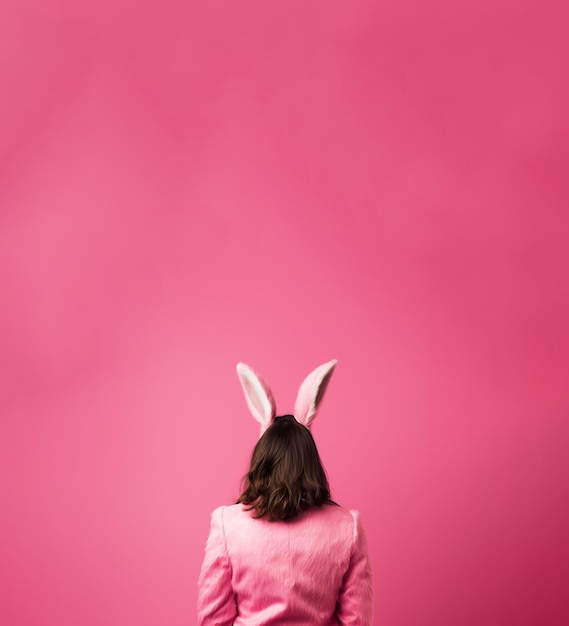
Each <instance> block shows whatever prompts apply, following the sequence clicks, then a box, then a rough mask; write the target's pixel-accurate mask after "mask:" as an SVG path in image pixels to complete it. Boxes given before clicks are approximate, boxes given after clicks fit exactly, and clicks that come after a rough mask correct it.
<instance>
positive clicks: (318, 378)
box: [294, 360, 337, 428]
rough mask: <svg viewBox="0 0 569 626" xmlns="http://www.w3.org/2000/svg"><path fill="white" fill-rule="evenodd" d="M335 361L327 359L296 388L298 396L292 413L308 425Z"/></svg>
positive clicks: (321, 397)
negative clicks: (327, 360) (326, 361)
mask: <svg viewBox="0 0 569 626" xmlns="http://www.w3.org/2000/svg"><path fill="white" fill-rule="evenodd" d="M336 363H337V361H335V360H334V361H329V362H328V363H324V364H323V365H320V366H319V367H317V368H316V369H315V370H314V371H313V372H311V373H310V374H309V375H308V376H307V377H306V378H305V379H304V381H303V382H302V385H301V386H300V389H299V390H298V396H297V398H296V403H295V405H294V415H295V417H296V419H297V420H298V421H299V422H300V423H301V424H304V426H306V427H307V428H309V427H310V424H311V422H312V420H313V419H314V418H315V417H316V413H317V412H318V407H319V406H320V403H321V402H322V399H323V398H324V393H325V392H326V387H327V386H328V383H329V382H330V378H332V373H333V372H334V368H335V367H336Z"/></svg>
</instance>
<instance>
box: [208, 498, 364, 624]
mask: <svg viewBox="0 0 569 626" xmlns="http://www.w3.org/2000/svg"><path fill="white" fill-rule="evenodd" d="M372 614H373V586H372V572H371V567H370V564H369V559H368V551H367V543H366V538H365V534H364V531H363V528H362V525H361V522H360V517H359V514H358V512H357V511H350V510H348V509H344V508H342V507H340V506H335V505H331V504H330V505H328V504H327V505H323V506H322V507H320V508H312V509H310V510H308V511H305V512H303V513H301V514H300V515H299V516H298V517H296V518H295V519H293V520H290V521H274V522H271V521H268V520H265V519H255V518H254V517H253V513H252V512H249V511H245V510H244V507H243V505H241V504H236V505H233V506H227V507H219V508H217V509H215V511H213V513H212V516H211V528H210V533H209V537H208V540H207V544H206V553H205V558H204V562H203V565H202V570H201V574H200V578H199V593H198V626H212V625H215V626H226V625H227V626H228V625H230V624H235V625H242V626H244V625H248V626H253V625H254V626H269V625H271V626H276V625H281V626H282V625H285V624H288V625H290V624H298V625H300V626H302V625H304V626H332V625H334V626H337V625H338V624H342V625H346V626H347V625H350V626H356V625H357V626H371V624H372V620H373V615H372Z"/></svg>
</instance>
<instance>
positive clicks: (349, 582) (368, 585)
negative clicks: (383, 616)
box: [336, 511, 373, 626]
mask: <svg viewBox="0 0 569 626" xmlns="http://www.w3.org/2000/svg"><path fill="white" fill-rule="evenodd" d="M351 513H352V516H353V519H354V538H353V546H352V556H351V559H350V564H349V566H348V570H347V572H346V573H345V575H344V578H343V580H342V588H341V589H340V595H339V598H338V605H337V607H336V617H337V619H338V621H339V623H340V624H341V625H342V626H372V624H373V577H372V571H371V565H370V562H369V556H368V548H367V540H366V536H365V533H364V529H363V526H362V524H361V520H360V515H359V513H358V511H352V512H351Z"/></svg>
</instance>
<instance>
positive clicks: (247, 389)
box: [237, 363, 276, 433]
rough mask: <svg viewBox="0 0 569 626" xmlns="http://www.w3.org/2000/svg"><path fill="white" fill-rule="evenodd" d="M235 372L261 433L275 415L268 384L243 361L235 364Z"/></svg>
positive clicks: (273, 402)
mask: <svg viewBox="0 0 569 626" xmlns="http://www.w3.org/2000/svg"><path fill="white" fill-rule="evenodd" d="M237 374H238V376H239V380H240V382H241V386H242V387H243V392H244V393H245V399H246V400H247V405H248V406H249V410H250V411H251V413H252V414H253V417H254V418H255V419H256V420H257V421H258V422H259V423H260V424H261V433H263V432H264V431H265V430H266V429H267V428H268V426H269V425H270V423H271V422H272V420H273V419H274V417H275V415H276V407H275V401H274V399H273V394H272V392H271V389H270V387H269V385H267V383H266V382H265V381H264V380H263V379H262V378H261V377H260V376H259V375H258V374H257V373H256V372H255V371H254V370H253V369H252V368H250V367H249V366H248V365H245V363H238V364H237Z"/></svg>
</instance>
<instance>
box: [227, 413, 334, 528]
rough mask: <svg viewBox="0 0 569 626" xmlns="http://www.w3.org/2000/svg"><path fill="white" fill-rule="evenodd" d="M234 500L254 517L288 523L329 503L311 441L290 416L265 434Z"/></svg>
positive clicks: (326, 487) (321, 472)
mask: <svg viewBox="0 0 569 626" xmlns="http://www.w3.org/2000/svg"><path fill="white" fill-rule="evenodd" d="M242 486H243V492H242V494H241V495H240V496H239V499H238V500H237V502H238V503H243V504H245V505H247V506H248V509H247V510H248V511H252V510H254V511H255V517H257V518H259V517H267V518H268V519H270V520H285V519H291V518H293V517H294V516H295V515H297V514H298V513H299V512H300V511H303V510H305V509H308V508H310V507H312V506H322V505H323V504H325V503H331V504H335V503H334V502H332V501H331V500H330V487H329V485H328V479H327V477H326V472H325V471H324V467H323V466H322V462H321V460H320V456H319V455H318V450H317V449H316V444H315V443H314V439H313V438H312V435H311V434H310V431H309V430H308V428H306V427H305V426H303V425H302V424H300V423H299V422H297V421H296V419H295V418H294V416H292V415H282V416H280V417H277V418H275V421H274V422H273V423H272V424H271V426H270V427H269V428H268V429H267V430H266V431H265V433H264V434H263V436H262V437H261V438H260V439H259V441H258V442H257V445H256V446H255V448H254V450H253V455H252V457H251V466H250V468H249V472H248V473H247V474H245V476H244V477H243V481H242Z"/></svg>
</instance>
